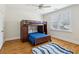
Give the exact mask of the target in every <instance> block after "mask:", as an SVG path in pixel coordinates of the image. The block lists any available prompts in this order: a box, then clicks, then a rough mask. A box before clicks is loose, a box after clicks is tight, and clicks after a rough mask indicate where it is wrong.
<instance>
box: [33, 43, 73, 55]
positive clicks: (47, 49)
mask: <svg viewBox="0 0 79 59" xmlns="http://www.w3.org/2000/svg"><path fill="white" fill-rule="evenodd" d="M32 53H33V54H73V52H72V51H70V50H67V49H64V48H62V47H60V46H59V45H57V44H55V43H49V44H44V45H41V46H39V47H36V48H33V49H32Z"/></svg>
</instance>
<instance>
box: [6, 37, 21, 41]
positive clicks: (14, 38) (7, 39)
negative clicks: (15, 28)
mask: <svg viewBox="0 0 79 59" xmlns="http://www.w3.org/2000/svg"><path fill="white" fill-rule="evenodd" d="M16 39H20V37H13V38H6V39H5V41H9V40H16Z"/></svg>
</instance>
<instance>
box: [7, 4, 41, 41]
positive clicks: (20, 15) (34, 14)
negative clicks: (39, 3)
mask: <svg viewBox="0 0 79 59" xmlns="http://www.w3.org/2000/svg"><path fill="white" fill-rule="evenodd" d="M5 19H6V20H5V39H6V40H9V39H11V38H18V37H20V21H21V20H23V19H26V20H42V18H41V17H40V13H39V10H38V9H37V7H35V6H32V5H27V4H25V5H23V4H14V5H13V4H11V5H6V17H5Z"/></svg>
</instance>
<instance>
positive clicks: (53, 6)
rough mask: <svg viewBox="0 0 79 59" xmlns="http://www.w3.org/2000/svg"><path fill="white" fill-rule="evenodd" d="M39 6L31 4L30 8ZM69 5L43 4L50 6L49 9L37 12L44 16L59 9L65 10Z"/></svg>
mask: <svg viewBox="0 0 79 59" xmlns="http://www.w3.org/2000/svg"><path fill="white" fill-rule="evenodd" d="M39 5H40V4H32V6H36V7H38V6H39ZM70 5H71V4H45V6H51V7H47V8H41V9H39V10H40V13H41V14H46V13H49V12H53V11H56V10H58V9H61V8H65V7H67V6H70Z"/></svg>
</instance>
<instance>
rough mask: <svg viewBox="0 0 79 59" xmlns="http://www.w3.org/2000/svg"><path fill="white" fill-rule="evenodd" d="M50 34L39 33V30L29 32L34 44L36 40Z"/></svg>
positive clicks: (30, 39)
mask: <svg viewBox="0 0 79 59" xmlns="http://www.w3.org/2000/svg"><path fill="white" fill-rule="evenodd" d="M46 36H48V35H47V34H44V33H38V32H34V33H29V41H30V42H31V43H32V44H35V40H37V39H39V38H43V37H46Z"/></svg>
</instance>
